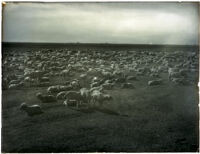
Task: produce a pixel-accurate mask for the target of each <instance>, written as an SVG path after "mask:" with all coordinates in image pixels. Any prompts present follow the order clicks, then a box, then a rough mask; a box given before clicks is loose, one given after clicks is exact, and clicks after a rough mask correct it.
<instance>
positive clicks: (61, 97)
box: [56, 91, 67, 100]
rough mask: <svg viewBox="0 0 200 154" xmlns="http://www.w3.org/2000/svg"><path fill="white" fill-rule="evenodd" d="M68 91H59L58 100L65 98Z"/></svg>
mask: <svg viewBox="0 0 200 154" xmlns="http://www.w3.org/2000/svg"><path fill="white" fill-rule="evenodd" d="M66 93H67V91H61V92H59V93H58V94H57V95H56V99H57V100H63V99H65V97H66Z"/></svg>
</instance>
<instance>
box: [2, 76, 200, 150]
mask: <svg viewBox="0 0 200 154" xmlns="http://www.w3.org/2000/svg"><path fill="white" fill-rule="evenodd" d="M133 75H134V74H133ZM137 78H138V80H137V81H131V83H132V84H133V85H134V88H133V89H122V88H121V87H120V86H115V87H114V89H113V90H107V92H108V93H109V94H110V95H112V96H113V100H112V101H111V102H109V103H107V104H105V105H104V108H103V109H100V108H99V109H98V108H97V109H93V110H91V111H89V112H83V111H81V110H74V109H71V108H68V107H66V106H64V105H63V102H62V101H58V102H57V103H47V104H43V103H41V102H40V101H39V100H38V99H37V97H36V93H37V92H46V89H47V87H30V88H20V89H17V90H3V91H2V152H32V153H33V152H196V151H198V145H199V141H198V135H199V134H198V126H199V111H198V101H199V100H198V87H197V85H196V84H191V85H177V84H173V83H172V82H169V81H168V75H167V73H163V74H162V79H163V84H161V85H157V86H148V84H147V83H148V81H149V80H150V78H149V77H146V76H138V77H137ZM51 81H52V85H56V84H59V83H63V82H64V81H63V80H62V79H61V78H55V77H54V78H52V79H51ZM22 102H26V103H27V104H29V105H30V104H39V105H41V107H42V109H43V111H44V113H43V114H41V115H37V116H33V117H28V116H27V114H26V113H25V112H23V111H21V110H20V104H21V103H22Z"/></svg>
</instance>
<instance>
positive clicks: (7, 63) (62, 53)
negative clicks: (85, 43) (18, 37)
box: [2, 49, 198, 116]
mask: <svg viewBox="0 0 200 154" xmlns="http://www.w3.org/2000/svg"><path fill="white" fill-rule="evenodd" d="M2 64H3V79H2V88H3V90H12V89H14V90H18V89H24V88H33V87H45V88H46V92H43V93H41V92H40V93H37V94H35V97H37V99H38V100H40V101H41V103H56V102H62V103H63V104H64V105H66V106H68V107H76V108H78V109H81V108H93V107H100V106H102V105H103V104H105V103H107V102H110V101H112V100H113V96H112V95H111V94H110V93H109V91H111V90H112V89H114V88H116V87H118V88H123V89H128V90H129V89H134V88H135V87H134V85H133V81H138V80H140V78H141V77H142V76H146V77H149V79H150V80H149V81H148V82H147V83H146V85H147V86H159V85H161V84H163V81H164V80H165V76H167V80H169V82H171V83H173V84H179V85H188V84H193V83H194V82H195V79H194V75H195V74H198V73H197V71H198V55H197V53H195V52H182V51H176V52H164V51H162V52H150V51H123V52H119V51H91V50H84V51H83V50H81V51H80V50H68V49H62V50H61V49H60V50H51V49H43V50H40V51H37V52H30V51H27V52H23V53H21V52H15V51H14V50H13V51H9V52H4V53H3V62H2ZM55 78H56V80H59V81H60V82H59V83H60V84H57V85H55V84H54V83H53V82H52V81H53V80H54V79H55ZM152 78H153V80H152ZM20 108H21V109H22V110H24V111H26V112H27V114H28V115H29V116H33V115H36V114H41V113H44V111H43V110H42V108H41V106H39V105H36V104H35V105H30V104H29V103H22V104H21V107H20Z"/></svg>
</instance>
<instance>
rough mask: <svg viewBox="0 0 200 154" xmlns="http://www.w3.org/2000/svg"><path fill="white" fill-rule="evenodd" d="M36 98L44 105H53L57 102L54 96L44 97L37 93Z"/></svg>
mask: <svg viewBox="0 0 200 154" xmlns="http://www.w3.org/2000/svg"><path fill="white" fill-rule="evenodd" d="M36 96H37V98H38V99H39V100H40V101H41V102H42V103H52V102H56V101H57V100H56V98H55V97H54V96H53V95H42V94H41V93H37V94H36Z"/></svg>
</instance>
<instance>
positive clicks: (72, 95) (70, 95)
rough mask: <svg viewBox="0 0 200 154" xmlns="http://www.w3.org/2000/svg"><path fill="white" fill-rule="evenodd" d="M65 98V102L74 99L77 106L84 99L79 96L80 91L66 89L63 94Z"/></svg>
mask: <svg viewBox="0 0 200 154" xmlns="http://www.w3.org/2000/svg"><path fill="white" fill-rule="evenodd" d="M65 98H66V100H65V102H66V104H67V102H68V101H70V100H76V101H77V107H79V105H81V103H82V102H83V101H84V99H83V97H82V96H81V93H80V92H77V91H68V92H67V93H66V95H65Z"/></svg>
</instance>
